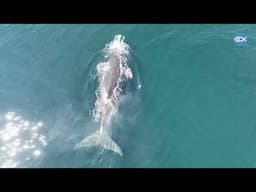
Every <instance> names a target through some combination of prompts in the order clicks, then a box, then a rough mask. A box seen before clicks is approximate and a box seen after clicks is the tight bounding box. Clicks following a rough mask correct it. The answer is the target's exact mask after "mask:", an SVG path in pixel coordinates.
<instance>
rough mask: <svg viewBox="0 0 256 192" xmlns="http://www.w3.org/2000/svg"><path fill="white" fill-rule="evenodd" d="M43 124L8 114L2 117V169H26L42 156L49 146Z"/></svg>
mask: <svg viewBox="0 0 256 192" xmlns="http://www.w3.org/2000/svg"><path fill="white" fill-rule="evenodd" d="M42 129H43V123H42V122H32V121H29V120H26V119H24V118H23V117H22V116H20V115H17V114H16V113H15V112H8V113H6V114H5V115H3V116H1V117H0V167H1V168H6V167H13V168H14V167H26V165H27V164H29V163H31V162H33V161H35V160H36V159H37V158H38V157H39V156H41V155H42V150H43V148H44V147H45V146H46V145H47V140H46V137H45V136H44V135H43V134H42V133H41V132H42V131H41V130H42Z"/></svg>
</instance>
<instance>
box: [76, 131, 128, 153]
mask: <svg viewBox="0 0 256 192" xmlns="http://www.w3.org/2000/svg"><path fill="white" fill-rule="evenodd" d="M97 146H101V147H103V148H105V149H108V150H111V151H114V152H116V153H118V154H119V155H121V156H123V153H122V150H121V148H120V147H119V146H118V145H117V144H116V143H115V142H114V141H113V140H112V139H111V137H110V136H109V135H108V133H107V132H102V133H101V132H100V130H98V131H96V132H95V133H93V134H92V135H90V136H88V137H86V138H84V139H83V140H82V141H81V142H79V143H78V144H76V146H75V149H78V148H90V147H97Z"/></svg>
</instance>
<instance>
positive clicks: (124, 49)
mask: <svg viewBox="0 0 256 192" xmlns="http://www.w3.org/2000/svg"><path fill="white" fill-rule="evenodd" d="M124 39H125V37H124V36H122V35H116V36H115V38H114V40H113V41H111V42H110V43H109V44H106V46H105V48H104V49H103V53H104V58H105V59H106V62H101V63H99V64H98V65H97V66H96V69H97V77H98V80H99V86H98V88H97V90H96V92H95V93H96V97H97V100H96V102H95V108H94V109H93V111H92V112H93V113H92V114H93V116H94V119H95V120H96V121H97V122H98V121H100V120H101V119H102V117H103V116H104V118H105V120H106V121H107V122H109V121H110V119H111V117H112V116H113V115H114V114H116V112H117V108H118V104H119V97H120V96H121V93H122V88H121V87H120V85H121V83H122V82H124V81H126V80H128V79H132V78H133V74H132V70H131V69H130V68H129V67H128V65H127V60H128V58H127V57H128V55H129V45H128V44H127V43H126V42H125V41H124ZM111 57H116V58H117V59H118V61H119V65H118V67H119V69H118V71H120V74H119V76H118V79H117V83H116V87H114V88H113V93H112V97H111V98H108V94H107V92H106V90H105V89H104V83H105V82H104V81H103V79H104V76H105V75H106V73H108V71H109V70H110V69H111V66H110V63H109V59H111ZM106 113H108V115H107V116H106Z"/></svg>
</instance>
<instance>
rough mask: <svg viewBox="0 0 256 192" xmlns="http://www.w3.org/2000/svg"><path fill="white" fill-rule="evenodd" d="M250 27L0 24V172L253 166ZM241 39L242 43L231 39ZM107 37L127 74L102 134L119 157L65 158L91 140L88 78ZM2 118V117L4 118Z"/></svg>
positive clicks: (92, 153)
mask: <svg viewBox="0 0 256 192" xmlns="http://www.w3.org/2000/svg"><path fill="white" fill-rule="evenodd" d="M255 31H256V25H228V24H225V25H224V24H222V25H205V24H186V25H185V24H182V25H181V24H180V25H178V24H169V25H168V24H163V25H157V24H149V25H142V24H137V25H135V24H124V25H121V24H105V25H99V24H95V25H81V24H80V25H79V24H78V25H0V165H1V167H154V168H155V167H156V168H158V167H256V145H255V141H256V118H255V114H256V88H255V87H256V86H255V85H256V75H255V74H256V62H255V61H256V46H255V45H256V35H255ZM238 32H240V33H241V32H242V33H244V34H246V35H247V38H248V39H247V44H246V45H245V46H237V45H235V44H234V40H233V37H234V35H235V34H236V33H238ZM116 34H122V35H124V36H125V37H126V42H127V43H128V44H129V45H130V48H131V51H130V57H129V58H130V59H129V61H128V63H129V65H131V66H132V68H133V70H134V73H135V80H134V82H135V83H134V84H132V86H136V85H137V84H141V85H142V87H141V89H140V90H136V89H131V90H132V91H131V93H130V95H129V94H128V95H129V96H128V97H127V99H126V100H125V101H124V102H123V103H122V104H121V106H120V110H119V112H118V118H116V120H115V122H114V123H113V125H112V127H111V129H113V138H114V139H115V141H116V143H118V145H119V146H120V147H121V148H122V150H123V153H124V156H123V157H121V156H119V155H117V154H115V153H112V152H111V151H102V149H100V148H93V149H90V150H77V151H75V150H74V146H75V144H76V143H78V142H79V141H80V140H81V139H82V138H84V137H85V136H88V134H90V133H91V132H93V131H95V130H96V128H97V125H96V124H95V123H94V121H93V119H92V117H91V116H90V114H89V111H90V110H91V109H92V107H93V103H94V101H95V95H94V91H95V89H96V88H97V84H96V83H95V81H92V80H91V79H90V73H91V72H92V71H93V70H94V68H95V66H96V64H97V63H98V62H100V60H101V56H102V55H101V50H102V49H103V48H104V46H105V45H106V44H107V43H109V42H110V41H112V40H113V38H114V36H115V35H116ZM8 112H9V113H8Z"/></svg>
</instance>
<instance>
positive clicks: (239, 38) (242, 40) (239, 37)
mask: <svg viewBox="0 0 256 192" xmlns="http://www.w3.org/2000/svg"><path fill="white" fill-rule="evenodd" d="M234 42H235V44H236V45H245V44H246V42H247V37H246V36H245V35H244V34H242V33H237V34H236V35H235V37H234Z"/></svg>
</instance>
